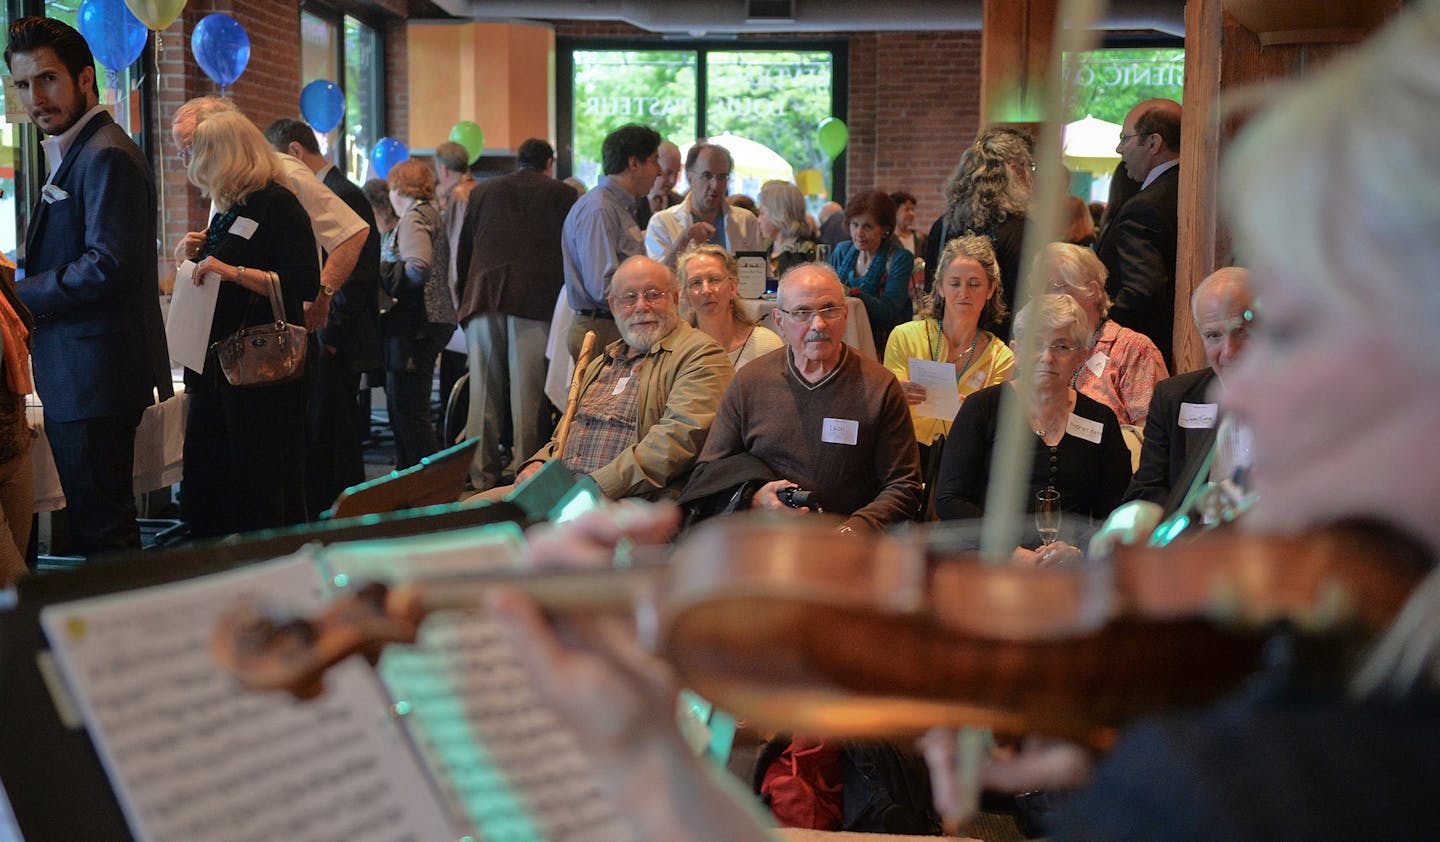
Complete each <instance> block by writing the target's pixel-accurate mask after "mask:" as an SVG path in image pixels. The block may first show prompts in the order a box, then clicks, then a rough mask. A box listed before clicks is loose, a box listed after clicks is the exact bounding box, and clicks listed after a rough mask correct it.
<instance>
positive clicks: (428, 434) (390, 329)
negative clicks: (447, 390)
mask: <svg viewBox="0 0 1440 842" xmlns="http://www.w3.org/2000/svg"><path fill="white" fill-rule="evenodd" d="M451 330H453V328H448V327H445V326H444V325H436V324H431V323H430V322H427V321H425V311H424V307H423V304H420V303H413V302H407V301H401V302H400V303H398V304H396V305H395V306H394V307H393V308H391V310H390V312H388V313H386V314H385V315H384V316H382V317H381V319H380V333H381V337H382V341H383V343H384V346H385V407H386V409H387V410H388V411H389V413H390V427H391V429H393V430H394V431H395V467H396V468H397V469H400V468H408V467H410V466H411V465H414V464H416V463H418V462H419V461H420V460H421V459H423V458H424V457H426V456H429V455H430V454H432V453H434V452H435V451H437V450H439V449H440V436H439V434H437V433H436V432H435V416H434V415H433V413H432V412H431V410H430V392H431V390H432V389H433V388H434V385H435V361H436V358H437V357H438V356H439V354H440V349H442V348H444V347H445V340H446V339H448V338H449V336H450V331H451Z"/></svg>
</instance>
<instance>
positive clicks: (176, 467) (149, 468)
mask: <svg viewBox="0 0 1440 842" xmlns="http://www.w3.org/2000/svg"><path fill="white" fill-rule="evenodd" d="M25 417H26V419H27V420H29V422H30V426H31V427H33V428H34V430H35V433H34V438H33V439H32V442H31V445H30V459H31V462H32V464H33V467H34V472H35V511H37V512H53V511H56V510H58V509H63V508H65V492H63V491H61V490H60V475H59V474H57V473H56V472H55V456H54V454H52V453H51V452H50V440H49V439H47V438H46V437H45V408H44V407H43V406H41V405H40V401H39V399H38V398H36V397H35V396H34V395H31V396H30V397H29V398H27V399H26V406H25ZM184 453H185V386H184V384H182V383H176V384H175V396H174V397H172V398H170V399H169V400H166V401H164V402H162V403H158V404H155V405H154V406H151V407H150V408H149V409H147V410H145V414H144V415H142V416H141V417H140V427H139V428H138V429H137V430H136V431H135V493H136V494H144V493H146V492H149V491H155V490H156V489H160V488H168V487H170V486H172V485H174V484H175V483H177V482H179V481H180V479H181V477H182V476H183V475H184V473H185V470H184V467H185V461H184Z"/></svg>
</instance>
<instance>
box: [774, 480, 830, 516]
mask: <svg viewBox="0 0 1440 842" xmlns="http://www.w3.org/2000/svg"><path fill="white" fill-rule="evenodd" d="M775 496H776V497H779V498H780V502H782V503H784V504H785V505H787V506H789V507H790V508H792V509H805V508H808V509H810V510H811V511H812V512H818V511H820V506H818V505H817V504H816V502H815V492H813V491H807V490H805V489H803V488H801V487H800V486H798V485H787V486H785V487H784V488H782V489H780V490H779V491H777V492H775Z"/></svg>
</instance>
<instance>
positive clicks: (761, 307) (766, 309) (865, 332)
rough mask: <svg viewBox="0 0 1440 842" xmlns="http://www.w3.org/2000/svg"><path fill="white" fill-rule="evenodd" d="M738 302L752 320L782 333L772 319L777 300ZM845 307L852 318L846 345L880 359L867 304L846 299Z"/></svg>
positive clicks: (743, 299) (847, 326)
mask: <svg viewBox="0 0 1440 842" xmlns="http://www.w3.org/2000/svg"><path fill="white" fill-rule="evenodd" d="M736 301H738V302H739V303H740V306H742V307H744V308H745V310H746V311H747V312H749V313H750V318H752V319H754V320H755V321H756V322H758V323H760V324H762V325H764V326H765V327H768V328H770V329H771V330H773V331H775V332H776V333H780V330H779V329H778V328H776V327H775V322H774V320H773V319H772V318H771V316H773V315H774V311H775V299H773V298H737V299H736ZM845 307H846V308H847V309H848V310H849V311H850V318H849V319H848V320H847V321H846V323H845V336H844V337H842V338H843V339H844V340H845V344H847V345H849V346H850V347H851V348H854V349H855V350H857V351H859V352H860V353H862V354H864V355H865V356H867V357H869V358H870V359H872V360H878V359H880V357H879V356H878V355H877V354H876V353H875V334H874V333H872V332H871V330H870V316H869V314H868V313H866V312H865V302H863V301H861V300H860V299H858V298H850V297H846V299H845ZM782 335H783V334H782Z"/></svg>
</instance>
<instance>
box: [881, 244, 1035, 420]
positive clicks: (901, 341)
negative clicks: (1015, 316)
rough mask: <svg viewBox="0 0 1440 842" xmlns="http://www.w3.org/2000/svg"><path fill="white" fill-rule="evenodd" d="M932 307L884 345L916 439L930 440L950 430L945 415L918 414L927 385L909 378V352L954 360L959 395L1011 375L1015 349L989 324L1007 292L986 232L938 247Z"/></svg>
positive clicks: (993, 322)
mask: <svg viewBox="0 0 1440 842" xmlns="http://www.w3.org/2000/svg"><path fill="white" fill-rule="evenodd" d="M935 277H936V279H937V280H936V284H935V294H934V300H935V304H934V313H933V315H930V316H927V317H925V318H923V319H919V320H917V321H912V322H906V323H905V324H902V325H900V326H899V327H897V328H895V330H894V331H893V332H892V333H891V334H890V341H889V343H888V344H887V345H886V346H885V367H886V368H888V369H890V371H891V372H892V373H893V374H894V375H895V377H896V378H898V379H899V380H900V388H902V389H903V390H904V391H905V399H906V401H908V402H909V404H910V406H911V407H912V409H911V410H910V420H911V421H913V422H914V423H915V440H916V441H918V442H919V443H920V444H922V445H929V444H930V443H931V442H933V441H934V440H935V437H936V436H939V435H943V434H945V433H947V432H949V430H950V422H951V419H949V418H927V417H925V416H923V415H916V414H915V410H914V409H913V407H914V406H915V405H917V404H919V403H921V402H923V401H924V400H925V387H924V386H921V385H920V384H918V383H912V382H911V381H910V358H912V357H914V358H915V359H920V360H934V361H940V362H950V363H954V364H955V386H956V388H957V389H959V390H960V397H961V398H964V397H965V396H966V395H968V394H970V393H972V392H977V391H979V390H981V389H983V388H985V387H986V386H994V385H995V384H997V383H1004V382H1005V381H1006V380H1009V379H1010V375H1011V371H1012V370H1013V369H1014V367H1015V355H1014V354H1012V353H1011V352H1010V348H1009V346H1007V345H1006V344H1005V343H1004V342H1001V341H1000V340H999V339H998V338H997V337H996V336H995V334H993V333H991V332H990V331H988V330H984V329H982V328H981V325H985V326H988V327H993V326H994V325H997V324H999V323H1000V321H1001V320H1002V319H1004V318H1005V297H1004V295H1003V293H1002V290H1003V289H1004V288H1003V286H1002V285H1001V278H1000V267H999V265H998V264H997V263H996V261H995V249H994V248H993V247H991V245H990V241H989V240H988V239H986V238H985V237H979V236H975V235H967V236H964V237H956V238H955V239H953V240H951V241H950V242H949V243H947V244H946V246H945V249H944V251H942V252H941V253H940V265H939V266H937V267H936V269H935Z"/></svg>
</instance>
